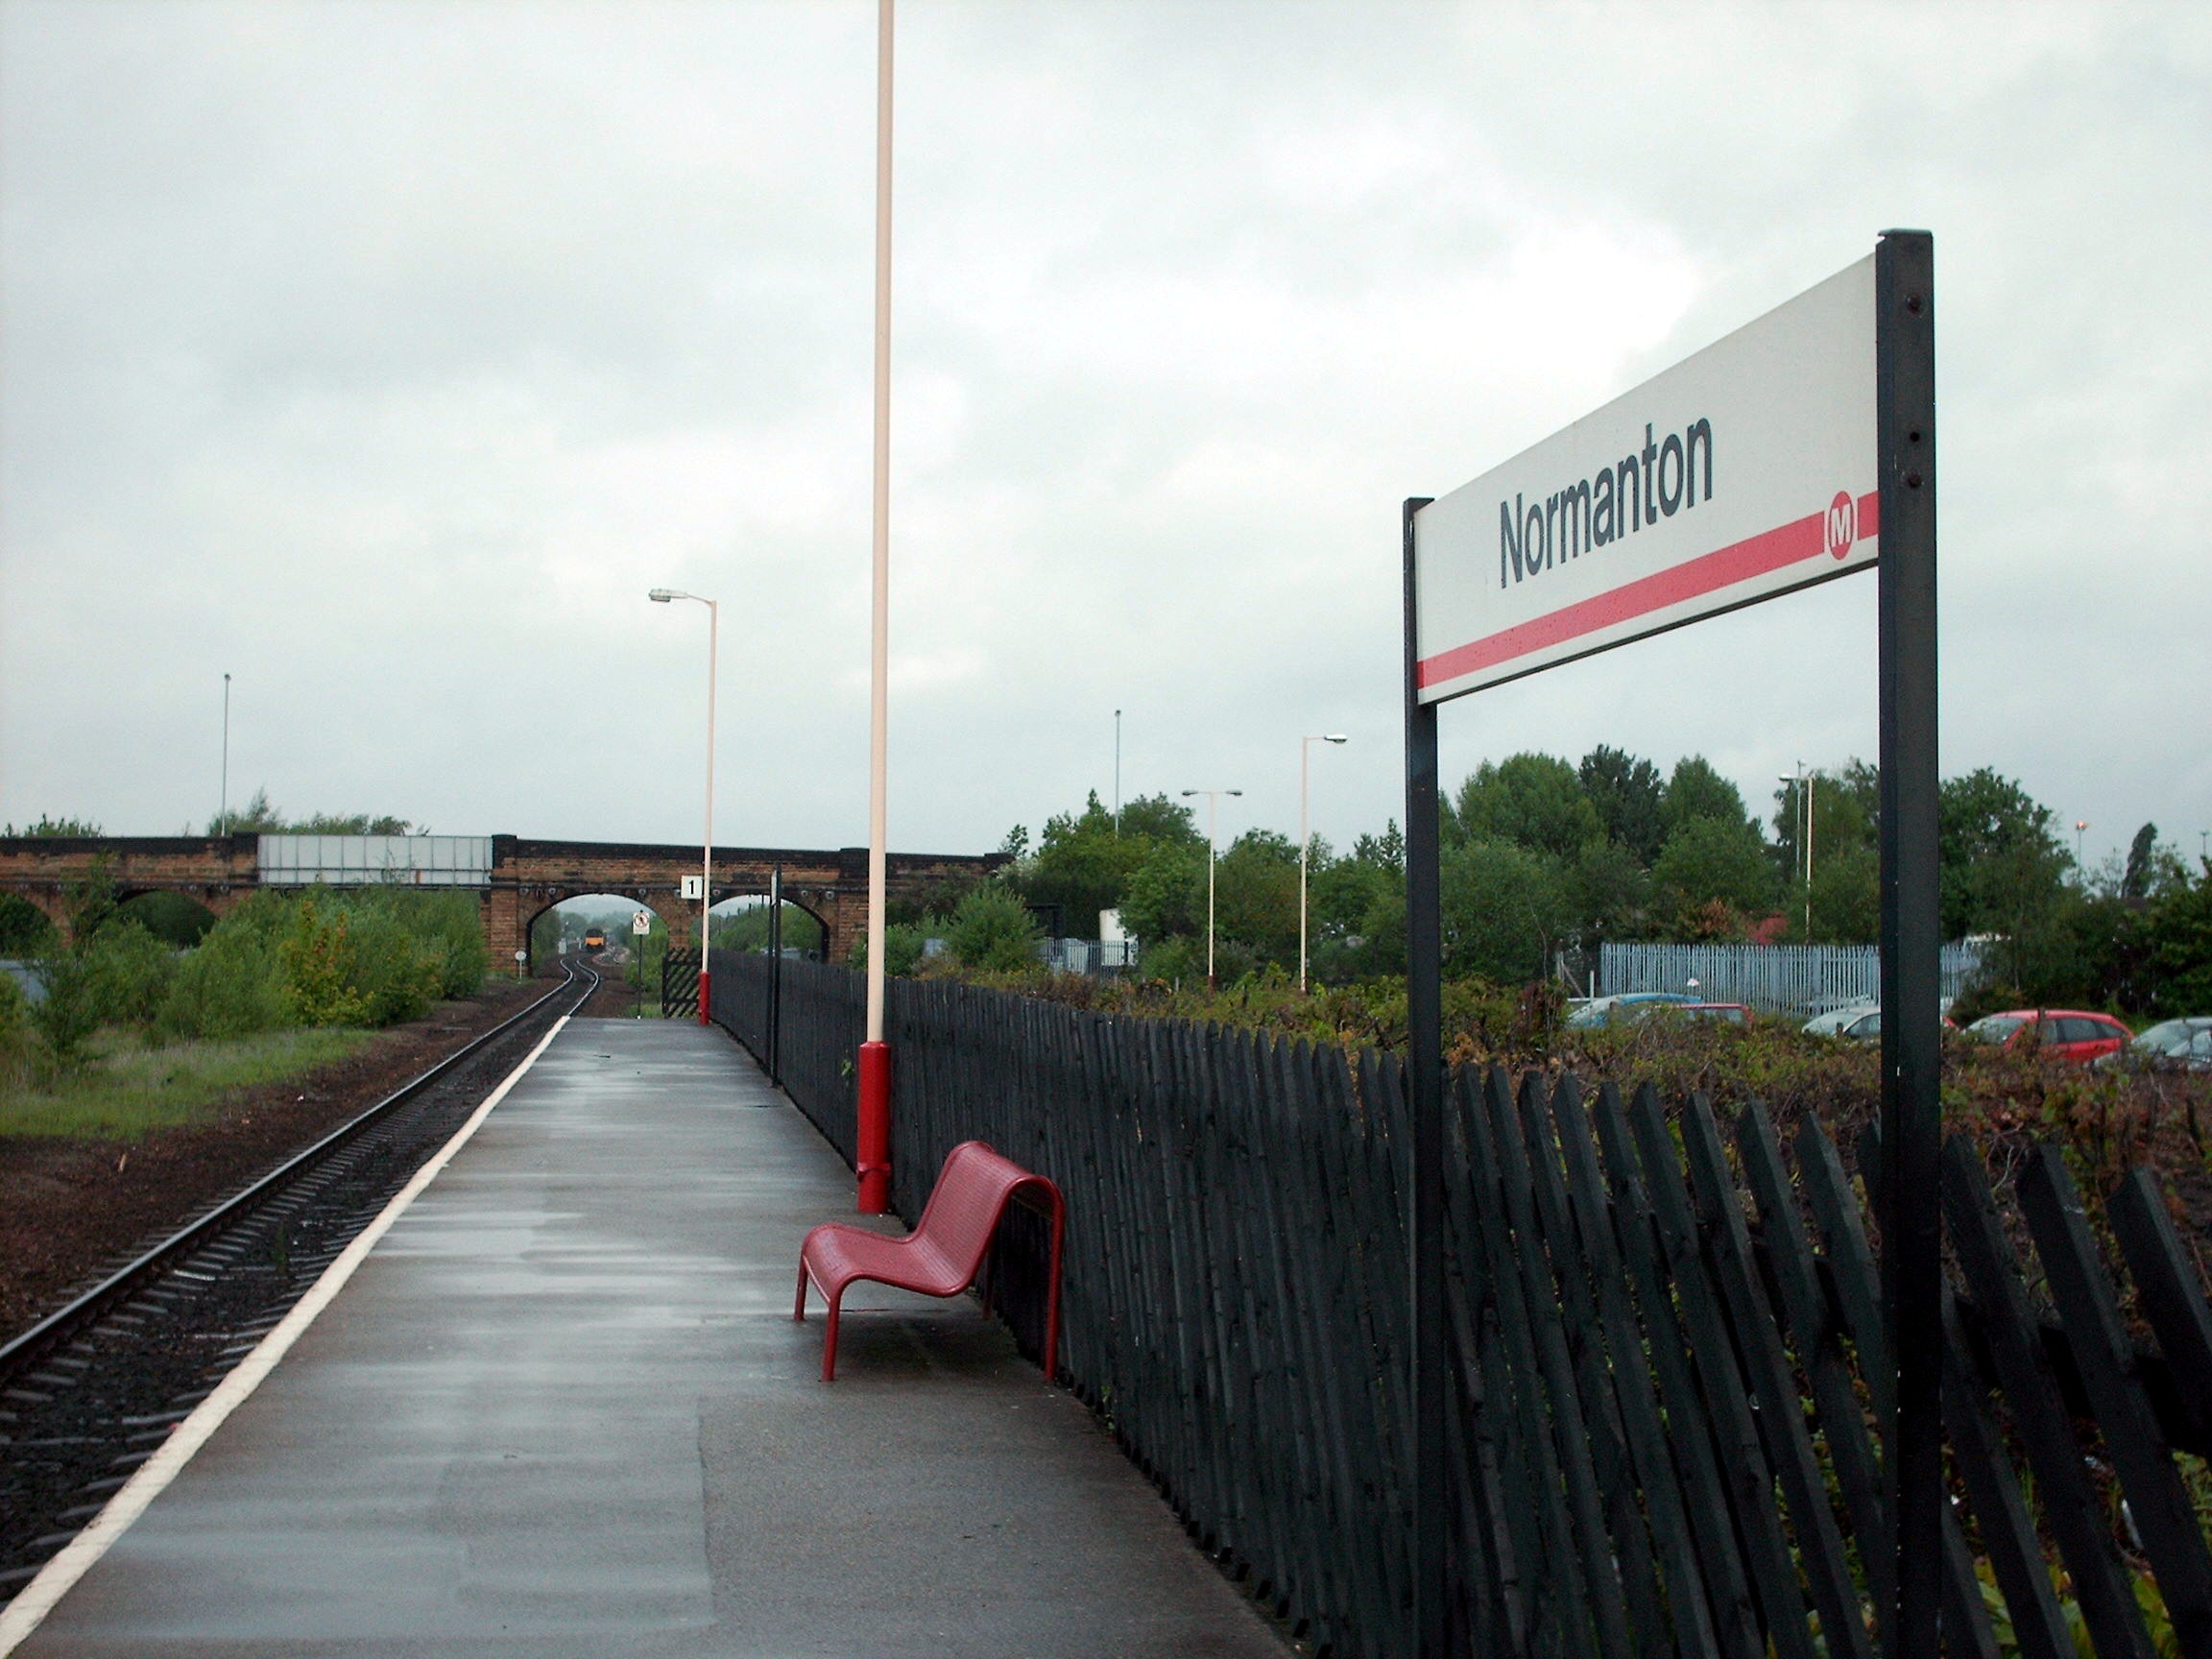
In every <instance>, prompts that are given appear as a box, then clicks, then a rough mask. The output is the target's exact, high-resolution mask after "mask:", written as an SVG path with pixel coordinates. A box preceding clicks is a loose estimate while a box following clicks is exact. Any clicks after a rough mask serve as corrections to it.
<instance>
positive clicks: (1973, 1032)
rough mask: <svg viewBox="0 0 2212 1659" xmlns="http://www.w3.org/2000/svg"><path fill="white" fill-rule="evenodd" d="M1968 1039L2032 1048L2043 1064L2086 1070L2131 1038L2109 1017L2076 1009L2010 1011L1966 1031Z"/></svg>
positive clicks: (1969, 1027)
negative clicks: (2051, 1062) (2068, 1064)
mask: <svg viewBox="0 0 2212 1659" xmlns="http://www.w3.org/2000/svg"><path fill="white" fill-rule="evenodd" d="M1966 1034H1967V1035H1968V1036H1969V1037H1974V1038H1978V1039H1980V1040H1981V1041H1982V1042H1984V1043H1993V1044H1995V1045H1996V1046H1998V1047H2000V1048H2026V1047H2028V1046H2031V1045H2033V1046H2036V1047H2037V1048H2038V1050H2039V1051H2040V1052H2041V1054H2042V1055H2043V1057H2044V1058H2045V1059H2046V1060H2068V1061H2072V1062H2073V1063H2074V1064H2075V1065H2078V1066H2086V1065H2087V1064H2088V1063H2089V1062H2090V1061H2092V1060H2095V1059H2097V1058H2098V1057H2099V1056H2100V1055H2104V1054H2113V1053H2117V1052H2118V1051H2119V1050H2120V1049H2122V1048H2125V1047H2126V1046H2128V1044H2129V1043H2130V1042H2132V1041H2133V1040H2134V1036H2135V1034H2134V1033H2133V1032H2132V1031H2130V1030H2128V1027H2127V1026H2125V1025H2123V1024H2122V1023H2121V1022H2119V1021H2117V1020H2115V1019H2113V1018H2112V1016H2111V1015H2109V1014H2085V1013H2083V1012H2081V1011H2080V1009H2076V1008H2013V1009H2008V1010H2007V1011H2006V1012H2005V1013H2003V1014H1988V1015H1984V1017H1983V1018H1982V1019H1980V1020H1977V1021H1975V1022H1974V1023H1973V1024H1971V1025H1969V1026H1967V1027H1966Z"/></svg>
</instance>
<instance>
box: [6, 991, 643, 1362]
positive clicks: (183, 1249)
mask: <svg viewBox="0 0 2212 1659" xmlns="http://www.w3.org/2000/svg"><path fill="white" fill-rule="evenodd" d="M562 969H563V971H564V972H565V974H567V975H568V977H567V978H566V980H565V981H564V982H563V983H562V984H560V985H557V986H555V987H554V988H553V989H552V990H550V991H548V992H546V993H545V995H544V996H542V997H541V998H538V999H537V1000H536V1001H534V1002H532V1003H531V1004H530V1005H529V1006H528V1007H527V1008H523V1009H521V1010H519V1011H518V1012H517V1013H514V1014H511V1015H509V1016H508V1017H507V1018H506V1019H504V1020H502V1021H500V1022H499V1023H498V1024H496V1025H494V1026H493V1027H492V1029H491V1030H489V1031H486V1032H484V1033H483V1034H482V1035H481V1036H478V1037H474V1038H471V1039H470V1040H469V1042H468V1043H466V1044H464V1045H463V1046H460V1047H459V1048H456V1049H454V1050H453V1052H452V1053H450V1054H448V1055H446V1056H445V1058H444V1059H443V1060H441V1061H439V1062H438V1063H437V1064H436V1065H435V1066H432V1067H430V1068H429V1069H428V1070H425V1071H423V1072H421V1073H420V1074H419V1075H417V1076H415V1077H412V1078H410V1079H409V1080H408V1081H407V1082H405V1083H402V1084H400V1085H399V1087H398V1088H397V1089H395V1090H394V1091H393V1092H392V1093H391V1094H387V1095H385V1096H384V1098H383V1099H381V1100H379V1101H377V1102H376V1103H375V1104H374V1105H373V1106H371V1107H369V1108H368V1109H367V1110H366V1111H364V1112H362V1113H361V1114H360V1115H359V1116H357V1117H354V1118H349V1119H348V1120H347V1121H346V1122H344V1123H342V1124H340V1125H339V1126H338V1127H337V1128H335V1129H333V1130H331V1131H330V1133H329V1134H327V1135H325V1136H324V1137H323V1139H322V1140H320V1141H318V1142H315V1143H314V1144H313V1145H311V1146H308V1147H306V1148H305V1149H304V1150H302V1151H300V1152H296V1153H294V1154H293V1155H292V1156H291V1157H290V1158H287V1159H286V1160H285V1161H284V1162H283V1163H281V1164H279V1165H277V1166H276V1168H274V1169H271V1170H269V1171H268V1172H267V1173H266V1174H263V1175H261V1176H260V1177H258V1178H257V1179H255V1180H254V1181H253V1182H252V1184H250V1185H249V1186H246V1187H244V1188H241V1189H240V1190H238V1191H236V1192H233V1193H232V1194H231V1195H230V1196H229V1197H228V1198H226V1199H225V1200H224V1201H223V1202H222V1203H220V1204H218V1205H217V1206H216V1207H215V1208H214V1209H212V1210H210V1211H208V1212H207V1213H206V1214H204V1215H202V1216H200V1217H198V1218H197V1219H196V1220H193V1221H189V1222H186V1223H185V1224H184V1226H182V1227H180V1228H179V1229H178V1230H177V1231H176V1232H175V1233H172V1234H171V1235H170V1236H169V1237H168V1238H164V1239H162V1240H161V1241H160V1242H159V1243H157V1244H155V1245H154V1246H152V1247H151V1248H150V1249H148V1250H146V1251H145V1252H144V1253H143V1254H141V1255H139V1256H138V1257H137V1258H135V1259H134V1260H132V1262H128V1263H126V1264H125V1265H124V1266H122V1267H120V1268H118V1269H116V1271H115V1272H113V1273H111V1274H109V1275H108V1277H107V1278H106V1279H103V1280H102V1281H101V1282H100V1283H99V1284H97V1285H95V1286H92V1287H91V1288H90V1289H89V1290H86V1291H85V1292H84V1294H82V1295H80V1296H78V1297H76V1298H75V1299H73V1300H72V1301H70V1302H68V1303H67V1304H65V1305H64V1306H62V1307H60V1308H58V1309H56V1310H54V1311H53V1312H51V1313H49V1314H48V1315H46V1317H45V1318H43V1319H41V1320H39V1321H38V1323H37V1324H36V1325H34V1326H32V1327H31V1328H30V1329H29V1330H28V1331H25V1332H24V1333H23V1334H21V1335H19V1336H16V1337H14V1338H13V1339H12V1340H11V1341H9V1342H7V1343H6V1344H5V1345H0V1378H4V1377H7V1376H9V1375H11V1374H12V1373H13V1372H14V1371H16V1370H18V1369H20V1368H21V1367H22V1366H23V1365H24V1364H25V1363H26V1362H28V1361H29V1360H30V1359H32V1358H35V1357H36V1356H37V1355H40V1354H42V1353H44V1352H45V1351H46V1350H47V1349H48V1348H50V1347H52V1346H53V1345H54V1344H55V1343H56V1342H58V1341H60V1339H61V1338H62V1337H64V1336H66V1335H68V1334H70V1333H72V1332H74V1331H75V1330H77V1329H78V1328H79V1327H80V1326H82V1325H84V1324H85V1323H86V1322H88V1321H89V1320H90V1319H91V1318H92V1317H93V1316H94V1315H96V1314H97V1313H99V1312H100V1311H102V1310H105V1309H106V1308H108V1306H109V1305H111V1304H112V1303H114V1302H116V1301H118V1300H120V1299H121V1298H122V1297H123V1296H124V1295H125V1294H126V1293H127V1292H129V1291H132V1290H134V1289H135V1288H137V1287H138V1286H139V1285H140V1284H141V1283H143V1282H144V1281H145V1280H147V1279H149V1278H152V1277H153V1276H154V1275H155V1274H156V1273H157V1272H159V1271H160V1270H161V1269H162V1268H164V1267H166V1266H168V1265H169V1264H170V1263H171V1262H174V1261H175V1260H176V1259H177V1258H178V1257H180V1256H182V1255H185V1254H187V1253H188V1252H189V1251H191V1250H192V1249H194V1248H195V1247H197V1246H198V1245H200V1244H202V1243H204V1242H205V1241H206V1239H207V1238H208V1237H209V1236H210V1235H212V1234H213V1233H215V1232H216V1231H217V1230H218V1229H219V1228H220V1227H221V1226H223V1225H224V1224H225V1223H226V1222H228V1221H232V1220H235V1219H237V1218H238V1217H239V1216H240V1215H242V1214H245V1213H246V1212H248V1211H250V1210H251V1209H252V1208H253V1206H254V1205H256V1204H257V1203H259V1202H260V1201H261V1200H263V1199H264V1198H267V1197H269V1196H270V1195H271V1194H272V1193H273V1192H275V1191H276V1190H277V1189H279V1188H281V1187H283V1186H284V1185H286V1184H287V1183H288V1182H290V1181H291V1180H293V1179H294V1178H295V1177H297V1176H299V1175H301V1174H302V1173H303V1172H305V1171H306V1170H308V1169H310V1168H312V1167H313V1166H315V1165H316V1164H318V1163H320V1162H321V1161H322V1160H323V1159H325V1158H326V1157H328V1156H329V1155H330V1154H331V1153H333V1152H335V1151H337V1149H338V1148H339V1147H341V1146H343V1145H345V1144H346V1143H347V1142H349V1141H351V1140H352V1139H353V1138H354V1137H355V1136H357V1135H359V1134H360V1133H361V1132H362V1131H363V1130H365V1129H368V1128H370V1127H371V1126H373V1124H374V1123H375V1122H376V1121H377V1120H378V1119H379V1118H384V1117H385V1116H387V1115H388V1114H390V1113H391V1112H392V1111H393V1110H394V1109H395V1108H397V1107H398V1106H400V1105H402V1104H404V1103H405V1102H406V1101H408V1100H409V1099H411V1098H413V1097H414V1096H415V1095H416V1094H419V1093H421V1091H422V1090H424V1089H426V1088H428V1087H429V1086H430V1085H431V1084H432V1083H435V1082H436V1081H437V1080H438V1079H439V1078H440V1077H442V1076H444V1075H445V1073H446V1072H447V1071H449V1070H452V1069H453V1068H454V1067H456V1066H458V1065H460V1064H461V1063H462V1062H463V1061H465V1060H467V1059H469V1057H470V1056H471V1055H474V1054H476V1053H477V1052H479V1051H480V1050H481V1049H483V1048H485V1047H486V1046H489V1045H491V1044H493V1043H494V1042H496V1041H497V1040H498V1039H499V1038H501V1037H504V1036H505V1035H507V1034H508V1033H509V1032H510V1031H512V1030H514V1029H515V1027H516V1026H517V1025H519V1024H521V1023H522V1022H524V1021H526V1020H529V1019H531V1018H533V1017H534V1016H535V1015H537V1014H538V1013H539V1012H540V1011H541V1009H543V1008H544V1006H545V1005H546V1004H547V1003H548V1002H551V1001H553V1000H555V999H556V998H560V997H562V996H564V995H565V994H566V993H568V992H571V991H573V990H574V989H575V988H576V983H577V981H578V980H579V979H585V980H587V981H588V983H587V984H586V985H585V987H584V995H583V996H582V997H581V998H578V999H577V1001H576V1008H581V1007H583V1006H584V1004H585V1003H586V1002H588V1001H589V1000H590V998H591V994H592V992H594V991H596V990H597V989H598V988H599V984H600V975H599V974H596V973H595V972H593V971H592V970H590V969H589V968H585V969H581V970H580V969H578V968H577V967H575V966H574V965H573V964H570V963H567V962H564V963H563V964H562ZM568 1012H569V1013H571V1014H573V1013H574V1012H575V1008H571V1009H569V1010H568Z"/></svg>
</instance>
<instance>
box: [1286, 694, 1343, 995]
mask: <svg viewBox="0 0 2212 1659" xmlns="http://www.w3.org/2000/svg"><path fill="white" fill-rule="evenodd" d="M1351 741H1352V739H1351V738H1349V737H1347V736H1346V735H1345V734H1344V733H1341V732H1328V733H1322V734H1321V735H1320V736H1318V737H1301V738H1299V739H1298V994H1299V995H1300V996H1301V997H1303V996H1304V995H1305V994H1306V849H1307V847H1308V846H1309V845H1310V843H1311V841H1312V839H1313V832H1312V831H1311V830H1310V829H1307V827H1306V785H1307V779H1308V775H1309V774H1310V772H1311V770H1312V765H1313V745H1314V744H1316V743H1349V742H1351Z"/></svg>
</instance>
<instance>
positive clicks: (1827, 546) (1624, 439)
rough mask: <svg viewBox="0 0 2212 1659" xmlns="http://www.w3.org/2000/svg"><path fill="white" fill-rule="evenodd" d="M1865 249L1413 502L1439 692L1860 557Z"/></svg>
mask: <svg viewBox="0 0 2212 1659" xmlns="http://www.w3.org/2000/svg"><path fill="white" fill-rule="evenodd" d="M1877 472H1878V467H1877V462H1876V456H1875V431H1874V260H1873V256H1872V255H1871V254H1870V255H1868V256H1867V257H1866V258H1864V259H1863V260H1861V261H1860V262H1859V263H1858V264H1856V265H1853V266H1851V267H1850V268H1849V269H1847V270H1845V271H1842V272H1840V273H1839V274H1838V275H1836V276H1831V277H1830V278H1829V279H1828V280H1827V281H1825V282H1822V283H1821V284H1819V285H1818V286H1817V287H1815V288H1811V289H1808V290H1807V291H1806V292H1805V293H1803V294H1800V295H1799V296H1798V297H1797V298H1796V299H1794V300H1792V301H1790V302H1789V303H1787V304H1785V305H1782V306H1779V307H1777V308H1776V309H1775V310H1772V311H1769V312H1768V313H1767V315H1766V316H1764V317H1762V318H1760V319H1759V320H1758V321H1757V322H1755V323H1750V324H1747V325H1744V326H1743V327H1742V328H1739V329H1737V330H1736V332H1735V333H1733V334H1730V335H1728V336H1727V337H1726V338H1725V339H1722V340H1719V341H1718V342H1716V343H1715V344H1714V345H1712V346H1709V347H1707V348H1706V349H1704V350H1702V351H1700V352H1698V353H1697V354H1696V355H1695V357H1692V358H1689V359H1687V360H1686V361H1684V362H1681V363H1678V364H1676V365H1675V366H1674V367H1673V368H1671V369H1670V370H1668V371H1667V372H1666V373H1664V374H1661V375H1659V376H1658V377H1657V378H1656V379H1652V380H1647V381H1646V382H1645V383H1644V384H1643V385H1641V386H1639V387H1637V388H1636V390H1634V391H1633V392H1630V393H1627V394H1626V395H1624V396H1623V397H1617V398H1615V399H1614V400H1613V401H1612V402H1610V403H1608V404H1606V405H1605V406H1604V407H1603V408H1602V409H1599V410H1598V411H1597V412H1596V413H1595V414H1592V415H1588V416H1585V417H1584V418H1583V419H1581V420H1580V421H1575V424H1574V425H1572V426H1569V427H1568V428H1567V429H1566V430H1564V431H1562V432H1558V433H1555V434H1553V435H1552V436H1551V437H1550V438H1547V439H1545V440H1544V442H1543V443H1541V444H1539V445H1536V446H1535V447H1534V448H1532V449H1527V450H1525V451H1523V452H1522V453H1521V454H1519V455H1517V456H1515V457H1514V458H1513V459H1512V460H1510V461H1508V462H1506V463H1505V464H1504V465H1503V467H1499V468H1497V469H1493V470H1491V471H1489V472H1485V473H1484V474H1483V475H1482V476H1481V477H1479V478H1478V479H1476V480H1475V481H1474V482H1473V483H1471V484H1467V485H1463V486H1461V487H1460V488H1459V489H1457V490H1455V491H1453V492H1452V493H1451V494H1449V495H1445V496H1441V497H1439V498H1438V499H1436V500H1434V501H1432V502H1431V503H1430V504H1429V505H1428V506H1426V507H1424V508H1422V509H1421V510H1420V511H1419V512H1418V513H1417V514H1415V515H1414V519H1413V524H1414V531H1413V534H1414V615H1415V631H1416V638H1415V652H1416V656H1417V657H1418V660H1419V670H1418V685H1419V696H1420V699H1421V701H1422V702H1424V703H1440V702H1442V701H1444V700H1445V699H1446V698H1449V697H1456V696H1459V695H1460V694H1462V693H1463V692H1468V691H1476V690H1479V689H1480V688H1481V687H1483V686H1485V685H1498V684H1499V683H1500V682H1502V681H1505V680H1513V679H1518V678H1519V677H1520V676H1522V675H1524V674H1533V673H1535V672H1536V671H1537V670H1538V669H1540V668H1550V667H1552V666H1555V665H1556V664H1558V663H1561V662H1566V661H1572V660H1573V659H1575V658H1576V657H1586V656H1589V655H1590V654H1591V653H1592V652H1595V651H1603V650H1607V649H1609V648H1610V647H1612V646H1615V645H1625V644H1627V643H1628V642H1629V641H1630V640H1631V639H1641V638H1643V637H1646V636H1647V635H1651V634H1657V633H1660V632H1662V631H1664V630H1666V629H1669V628H1678V627H1680V626H1681V625H1682V624H1683V623H1685V622H1695V621H1696V620H1697V619H1699V618H1700V617H1704V616H1711V615H1714V614H1716V613H1719V612H1721V611H1731V610H1734V609H1736V608H1737V607H1738V606H1742V605H1749V604H1752V603H1754V602H1755V601H1757V600H1761V599H1771V598H1773V597H1774V596H1775V595H1776V594H1779V593H1786V592H1789V591H1790V590H1791V589H1797V588H1804V587H1808V586H1810V585H1811V584H1813V583H1815V582H1824V581H1827V580H1828V579H1829V578H1831V577H1834V576H1841V575H1845V574H1848V573H1849V572H1851V571H1853V570H1860V569H1865V568H1870V567H1871V566H1872V565H1873V564H1874V563H1875V560H1876V558H1877V556H1878V553H1879V541H1878V535H1877V532H1878V531H1879V529H1880V525H1879V524H1878V522H1877V500H1878V493H1877V491H1878V485H1879V482H1880V480H1879V478H1878V476H1877Z"/></svg>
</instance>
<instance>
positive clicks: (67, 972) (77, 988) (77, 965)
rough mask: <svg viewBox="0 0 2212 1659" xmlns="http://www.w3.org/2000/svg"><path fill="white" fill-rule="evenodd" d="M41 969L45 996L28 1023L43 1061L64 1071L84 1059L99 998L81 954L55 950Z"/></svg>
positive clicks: (97, 1016)
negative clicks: (36, 1034)
mask: <svg viewBox="0 0 2212 1659" xmlns="http://www.w3.org/2000/svg"><path fill="white" fill-rule="evenodd" d="M43 966H44V968H45V970H46V996H45V998H44V999H43V1000H41V1001H40V1002H38V1003H37V1004H36V1006H35V1007H34V1008H33V1009H32V1010H31V1023H32V1026H33V1028H34V1029H36V1031H37V1033H38V1040H39V1042H40V1044H41V1045H42V1046H44V1048H45V1056H44V1057H45V1059H46V1060H47V1061H48V1062H50V1063H51V1064H52V1065H53V1066H55V1067H58V1068H59V1069H60V1070H64V1071H66V1070H72V1069H73V1068H75V1067H76V1066H77V1065H79V1064H80V1063H81V1062H82V1061H83V1060H84V1050H85V1048H86V1046H88V1045H89V1044H90V1043H91V1041H92V1036H93V1033H94V1032H96V1031H98V1030H99V1029H100V999H99V997H98V995H97V993H96V991H95V989H94V986H93V983H92V973H91V970H90V969H89V968H88V967H87V966H86V964H85V961H84V953H83V952H82V951H77V950H63V951H58V952H57V953H55V954H54V955H52V956H48V957H46V958H44V961H43Z"/></svg>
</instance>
